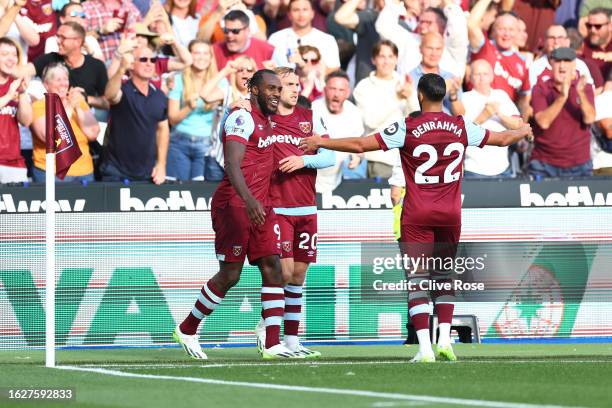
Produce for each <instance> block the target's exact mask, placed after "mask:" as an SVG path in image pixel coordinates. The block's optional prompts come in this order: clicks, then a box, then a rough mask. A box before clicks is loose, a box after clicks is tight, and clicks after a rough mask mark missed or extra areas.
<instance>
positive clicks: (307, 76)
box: [295, 45, 327, 101]
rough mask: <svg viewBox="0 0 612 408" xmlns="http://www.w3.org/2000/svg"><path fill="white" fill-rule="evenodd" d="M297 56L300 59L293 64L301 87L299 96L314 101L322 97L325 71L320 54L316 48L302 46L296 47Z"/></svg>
mask: <svg viewBox="0 0 612 408" xmlns="http://www.w3.org/2000/svg"><path fill="white" fill-rule="evenodd" d="M298 55H299V56H300V58H298V59H296V60H295V62H296V65H297V73H298V75H299V77H300V85H301V86H302V92H301V94H302V95H304V96H305V97H306V98H308V100H310V101H314V100H315V99H318V98H319V97H320V96H321V95H323V87H324V86H325V72H326V70H327V69H326V67H325V64H324V63H323V61H322V60H321V52H319V49H318V48H317V47H313V46H310V45H302V46H300V47H298Z"/></svg>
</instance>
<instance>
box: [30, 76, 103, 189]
mask: <svg viewBox="0 0 612 408" xmlns="http://www.w3.org/2000/svg"><path fill="white" fill-rule="evenodd" d="M42 80H43V84H44V86H45V89H46V90H47V92H49V93H56V94H57V95H59V97H60V98H61V100H62V104H63V105H64V109H65V110H66V115H67V116H68V118H69V120H70V126H71V127H72V130H73V132H74V136H75V138H76V141H77V143H78V145H79V148H80V149H81V153H82V155H81V157H79V159H78V160H77V161H76V162H74V164H73V165H72V166H71V167H70V170H68V174H67V175H66V177H65V178H64V180H59V179H57V182H61V181H63V182H74V181H77V182H91V181H94V174H93V171H94V167H93V160H92V158H91V154H90V152H89V142H91V141H94V140H96V138H97V137H98V133H99V132H100V126H99V125H98V121H97V120H96V118H95V117H94V114H93V112H92V111H91V109H90V107H89V105H87V102H86V100H85V95H83V93H81V92H80V91H79V90H78V89H77V88H71V89H69V82H68V68H66V66H65V65H63V64H54V65H49V66H48V67H47V68H46V69H45V71H44V72H43V77H42ZM32 109H33V111H34V113H33V122H32V135H33V136H34V137H33V142H34V167H33V168H32V175H33V178H34V181H35V182H37V183H44V182H45V153H46V149H45V140H46V129H45V99H44V98H43V99H39V100H38V101H36V102H34V105H33V106H32Z"/></svg>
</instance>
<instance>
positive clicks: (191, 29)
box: [166, 0, 200, 47]
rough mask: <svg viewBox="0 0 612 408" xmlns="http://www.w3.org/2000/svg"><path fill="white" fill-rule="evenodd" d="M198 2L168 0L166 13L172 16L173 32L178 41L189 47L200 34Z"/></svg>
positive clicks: (191, 0)
mask: <svg viewBox="0 0 612 408" xmlns="http://www.w3.org/2000/svg"><path fill="white" fill-rule="evenodd" d="M196 7H197V0H168V1H167V2H166V11H167V12H168V15H169V16H170V23H171V24H172V30H173V31H174V34H175V35H176V39H177V40H178V41H179V42H180V43H181V44H182V45H183V46H184V47H187V46H188V45H189V42H190V41H191V40H192V39H194V38H196V36H197V34H198V22H199V21H200V15H199V14H198V13H197V10H196Z"/></svg>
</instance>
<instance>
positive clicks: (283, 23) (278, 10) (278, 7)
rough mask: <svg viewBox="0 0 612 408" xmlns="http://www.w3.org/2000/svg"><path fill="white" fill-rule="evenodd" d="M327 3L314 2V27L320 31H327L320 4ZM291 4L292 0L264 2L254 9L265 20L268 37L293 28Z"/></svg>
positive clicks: (322, 0) (314, 0)
mask: <svg viewBox="0 0 612 408" xmlns="http://www.w3.org/2000/svg"><path fill="white" fill-rule="evenodd" d="M325 1H326V0H313V1H312V9H313V12H314V17H313V19H312V26H313V27H314V28H316V29H317V30H320V31H326V30H327V19H326V17H325V12H324V10H322V8H321V7H320V4H321V3H323V4H324V3H325ZM290 3H291V1H290V0H264V1H263V2H261V3H259V4H258V5H257V6H255V7H253V11H254V12H255V13H256V14H258V15H260V16H261V17H263V19H264V20H265V22H266V27H267V29H268V37H270V35H272V34H273V33H275V32H277V31H280V30H283V29H285V28H287V27H291V24H292V21H291V15H290V14H291V13H290V12H289V5H290ZM314 45H316V44H314Z"/></svg>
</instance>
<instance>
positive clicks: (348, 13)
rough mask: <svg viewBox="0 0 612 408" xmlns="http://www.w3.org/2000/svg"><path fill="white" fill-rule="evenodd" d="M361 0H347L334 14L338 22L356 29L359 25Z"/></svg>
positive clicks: (350, 28)
mask: <svg viewBox="0 0 612 408" xmlns="http://www.w3.org/2000/svg"><path fill="white" fill-rule="evenodd" d="M360 2H361V0H347V1H346V2H345V3H344V4H342V6H340V8H339V9H338V10H337V11H336V14H335V15H334V20H336V23H338V24H340V25H341V26H343V27H346V28H348V29H349V30H354V29H355V28H357V26H358V25H359V16H358V15H357V7H358V6H359V3H360Z"/></svg>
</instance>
